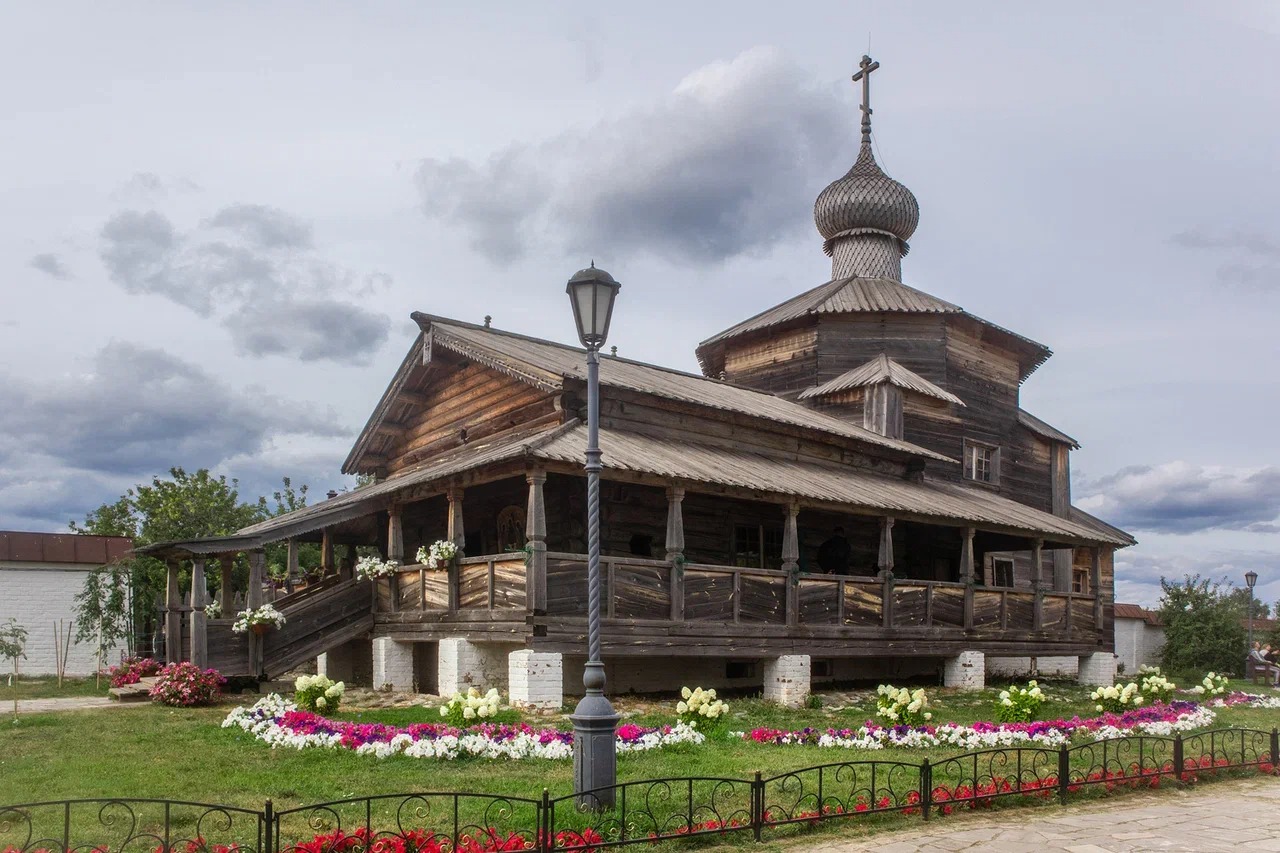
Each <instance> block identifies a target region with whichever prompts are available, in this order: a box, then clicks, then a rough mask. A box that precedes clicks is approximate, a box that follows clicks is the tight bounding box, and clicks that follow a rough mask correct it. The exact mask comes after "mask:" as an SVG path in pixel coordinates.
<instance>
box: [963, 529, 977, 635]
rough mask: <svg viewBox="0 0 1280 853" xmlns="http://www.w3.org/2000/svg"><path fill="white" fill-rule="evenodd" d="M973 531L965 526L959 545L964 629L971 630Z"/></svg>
mask: <svg viewBox="0 0 1280 853" xmlns="http://www.w3.org/2000/svg"><path fill="white" fill-rule="evenodd" d="M976 532H977V531H975V530H974V529H973V528H972V527H966V528H965V529H964V532H963V534H962V535H963V538H962V540H961V545H960V582H961V583H962V584H964V629H965V630H966V631H972V630H973V585H974V571H973V570H974V566H973V537H974V534H975V533H976Z"/></svg>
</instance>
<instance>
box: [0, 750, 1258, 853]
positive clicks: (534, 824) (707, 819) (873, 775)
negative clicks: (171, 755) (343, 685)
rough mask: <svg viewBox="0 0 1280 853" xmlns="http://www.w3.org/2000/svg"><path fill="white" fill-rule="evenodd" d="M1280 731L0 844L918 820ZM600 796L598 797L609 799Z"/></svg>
mask: <svg viewBox="0 0 1280 853" xmlns="http://www.w3.org/2000/svg"><path fill="white" fill-rule="evenodd" d="M1277 755H1280V731H1277V730H1276V729H1272V730H1271V731H1270V732H1266V731H1260V730H1256V729H1217V730H1214V731H1208V732H1201V733H1197V734H1192V735H1188V736H1186V737H1183V736H1181V735H1173V736H1171V737H1164V736H1158V735H1131V736H1127V737H1120V738H1111V739H1107V740H1101V741H1096V742H1093V743H1087V744H1080V745H1077V746H1063V747H1061V748H1058V749H1053V748H1047V747H1038V746H1009V747H999V748H995V749H984V750H977V751H974V752H968V753H965V754H963V755H957V756H952V757H948V758H944V759H941V760H938V761H935V762H930V761H929V760H928V759H925V760H923V761H921V762H920V763H919V764H913V763H910V762H903V761H865V760H858V761H839V762H832V763H828V764H819V765H815V766H813V767H805V768H802V769H799V770H790V771H787V772H786V773H780V774H778V775H776V776H765V775H763V774H762V773H756V774H755V775H754V776H753V777H749V778H732V777H701V776H686V777H679V778H670V779H650V780H645V781H640V782H624V783H619V784H617V785H615V786H613V787H612V788H611V789H598V790H596V791H592V792H587V794H588V796H587V798H586V799H587V800H588V801H590V800H592V799H593V798H599V800H609V799H612V801H613V802H614V807H613V808H611V809H608V810H593V809H584V808H581V807H580V806H579V802H580V798H579V797H578V796H577V795H567V796H562V797H554V798H553V797H552V796H551V795H550V793H549V792H548V791H546V790H544V791H543V792H542V795H541V798H539V799H534V798H530V797H516V796H507V795H501V794H482V793H467V792H453V791H449V792H422V793H411V794H384V795H378V796H372V797H353V798H349V799H342V800H333V801H330V802H325V803H315V804H312V805H307V806H301V807H297V808H290V809H283V810H279V811H277V810H275V808H274V806H273V804H272V802H271V801H270V800H267V801H266V803H265V805H264V807H263V809H262V810H261V811H256V810H253V809H245V808H240V807H235V806H227V805H216V804H210V803H195V802H184V801H176V800H152V799H136V798H110V799H87V800H58V801H50V802H38V803H23V804H18V805H11V806H0V853H507V851H520V850H533V851H537V853H585V851H588V850H603V849H606V848H611V847H623V846H627V845H632V844H637V843H652V842H659V841H670V840H675V839H683V838H697V837H700V836H708V835H743V836H746V835H748V834H750V836H751V837H752V838H754V839H755V840H756V841H760V840H762V838H763V837H764V835H765V833H769V832H779V831H782V830H783V829H784V828H787V827H794V826H796V825H813V824H818V823H822V822H825V821H831V820H848V819H855V818H858V817H866V816H874V815H884V814H891V813H896V814H906V815H919V816H921V817H922V818H923V819H924V820H929V819H930V817H931V816H932V815H934V814H937V813H939V812H941V813H943V814H949V813H951V812H952V811H954V810H955V809H957V808H980V807H988V806H992V805H994V804H995V803H996V802H997V801H1000V800H1008V799H1016V798H1041V799H1049V798H1057V799H1059V800H1060V801H1062V802H1067V801H1068V800H1069V799H1070V798H1071V797H1072V796H1073V795H1087V794H1088V793H1090V792H1100V791H1110V790H1114V789H1116V788H1123V787H1140V786H1143V785H1151V786H1154V785H1158V784H1160V781H1161V780H1162V779H1169V780H1173V781H1178V782H1183V783H1189V782H1195V781H1198V780H1199V779H1200V778H1202V777H1204V776H1206V775H1213V774H1216V773H1218V772H1220V771H1224V770H1237V769H1242V768H1250V769H1256V770H1259V771H1262V772H1265V773H1269V774H1274V773H1276V772H1277V767H1276V756H1277ZM609 794H611V795H612V797H611V798H610V797H609V796H608V795H609Z"/></svg>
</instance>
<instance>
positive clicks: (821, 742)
mask: <svg viewBox="0 0 1280 853" xmlns="http://www.w3.org/2000/svg"><path fill="white" fill-rule="evenodd" d="M1213 719H1214V713H1213V711H1211V710H1209V709H1208V708H1205V707H1203V706H1201V705H1199V704H1197V703H1195V702H1171V703H1169V704H1168V705H1164V704H1156V705H1150V706H1147V707H1145V708H1139V709H1136V710H1132V711H1125V712H1124V713H1123V714H1102V715H1101V716H1098V717H1092V718H1088V719H1081V718H1080V717H1073V718H1071V719H1070V720H1046V721H1042V722H1035V723H974V724H973V725H971V726H961V725H956V724H954V723H945V724H943V725H940V726H893V727H885V726H878V725H875V724H874V723H870V722H868V723H867V724H866V725H863V726H860V727H858V728H856V729H826V730H822V729H813V728H805V729H801V730H799V731H785V730H782V729H764V728H761V729H753V730H752V731H749V732H745V733H743V737H745V738H747V739H749V740H752V741H755V742H756V743H763V744H776V745H787V746H789V745H804V746H821V747H839V748H843V749H884V748H885V747H905V748H922V747H935V746H944V745H946V746H959V747H964V748H966V749H981V748H986V747H994V746H1013V745H1016V744H1023V743H1031V744H1040V745H1043V746H1061V745H1062V744H1064V743H1067V742H1068V741H1069V740H1071V738H1072V737H1074V736H1076V735H1080V734H1085V733H1089V734H1091V735H1092V736H1093V738H1094V739H1095V740H1101V739H1103V738H1109V737H1119V736H1121V735H1126V734H1134V733H1139V734H1150V735H1169V734H1173V733H1174V732H1183V731H1190V730H1191V729H1198V728H1202V727H1204V726H1207V725H1209V724H1210V723H1212V722H1213Z"/></svg>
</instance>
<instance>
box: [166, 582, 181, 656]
mask: <svg viewBox="0 0 1280 853" xmlns="http://www.w3.org/2000/svg"><path fill="white" fill-rule="evenodd" d="M165 564H166V566H167V568H168V575H167V577H166V579H165V596H164V659H165V661H166V662H167V663H177V662H178V661H180V660H182V589H181V587H179V586H178V561H177V560H166V561H165Z"/></svg>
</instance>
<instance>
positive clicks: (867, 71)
mask: <svg viewBox="0 0 1280 853" xmlns="http://www.w3.org/2000/svg"><path fill="white" fill-rule="evenodd" d="M879 67H880V63H879V62H872V61H871V57H869V56H863V57H862V61H861V62H859V63H858V71H857V72H855V73H854V75H853V82H855V83H857V82H858V81H859V80H861V81H862V106H861V107H859V109H861V110H862V141H863V142H870V141H871V72H872V71H875V70H876V69H877V68H879Z"/></svg>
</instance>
